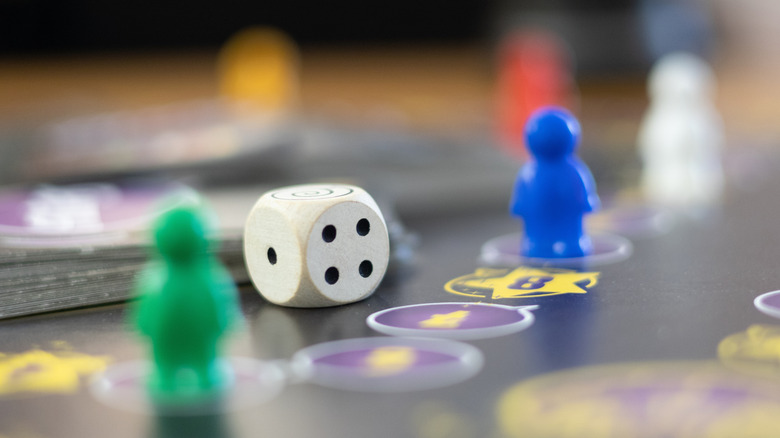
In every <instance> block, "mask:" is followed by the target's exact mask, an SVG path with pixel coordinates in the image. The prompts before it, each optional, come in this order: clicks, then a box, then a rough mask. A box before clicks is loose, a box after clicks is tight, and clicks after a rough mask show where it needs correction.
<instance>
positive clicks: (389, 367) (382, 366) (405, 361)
mask: <svg viewBox="0 0 780 438" xmlns="http://www.w3.org/2000/svg"><path fill="white" fill-rule="evenodd" d="M416 359H417V354H416V353H415V351H414V349H413V348H410V347H379V348H375V349H374V350H372V351H371V354H369V355H368V357H366V365H368V367H369V373H368V374H370V375H372V376H390V375H393V374H398V373H401V372H403V371H405V370H407V369H409V367H411V366H412V365H414V362H415V360H416Z"/></svg>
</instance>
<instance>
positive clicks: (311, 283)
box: [244, 184, 390, 307]
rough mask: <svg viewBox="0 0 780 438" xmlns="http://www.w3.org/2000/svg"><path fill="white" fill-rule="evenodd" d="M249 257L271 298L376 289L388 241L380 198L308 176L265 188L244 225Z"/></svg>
mask: <svg viewBox="0 0 780 438" xmlns="http://www.w3.org/2000/svg"><path fill="white" fill-rule="evenodd" d="M244 258H245V260H246V265H247V269H248V271H249V276H250V278H251V279H252V283H253V284H254V285H255V287H256V288H257V290H258V291H259V292H260V293H261V294H262V295H263V296H264V297H265V298H266V299H267V300H268V301H271V302H272V303H276V304H280V305H283V306H290V307H325V306H336V305H339V304H346V303H352V302H355V301H359V300H362V299H364V298H366V297H368V296H369V295H371V294H372V293H373V292H374V290H375V289H376V287H377V286H378V285H379V282H380V281H381V280H382V277H384V275H385V271H387V262H388V260H389V258H390V241H389V239H388V235H387V225H386V224H385V220H384V218H383V217H382V213H381V212H380V211H379V207H378V206H377V204H376V202H375V201H374V199H373V198H372V197H371V195H369V194H368V193H366V191H365V190H363V189H361V188H359V187H356V186H350V185H337V184H308V185H298V186H289V187H283V188H280V189H276V190H272V191H269V192H267V193H265V194H263V195H262V196H261V197H260V199H259V200H258V201H257V203H255V206H254V207H253V208H252V211H251V212H250V213H249V217H248V219H247V222H246V227H245V229H244Z"/></svg>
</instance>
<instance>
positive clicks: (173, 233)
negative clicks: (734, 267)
mask: <svg viewBox="0 0 780 438" xmlns="http://www.w3.org/2000/svg"><path fill="white" fill-rule="evenodd" d="M154 238H155V242H156V243H157V249H158V250H159V252H160V254H161V255H162V256H163V257H164V258H166V259H169V260H188V259H190V258H192V257H194V256H196V255H199V254H204V253H205V251H206V249H207V247H208V240H207V239H206V230H205V227H204V221H203V219H202V218H201V217H200V215H199V214H198V212H197V210H195V209H193V208H186V207H178V208H174V209H173V210H171V211H169V212H167V213H165V214H163V216H162V217H161V218H160V220H159V221H158V222H157V227H156V229H155V233H154Z"/></svg>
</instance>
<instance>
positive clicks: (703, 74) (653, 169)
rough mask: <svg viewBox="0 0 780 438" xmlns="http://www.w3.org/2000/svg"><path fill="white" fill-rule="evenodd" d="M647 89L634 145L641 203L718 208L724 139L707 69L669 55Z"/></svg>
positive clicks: (687, 56) (683, 55)
mask: <svg viewBox="0 0 780 438" xmlns="http://www.w3.org/2000/svg"><path fill="white" fill-rule="evenodd" d="M648 84H649V86H648V91H649V95H650V108H649V109H648V111H647V113H646V114H645V116H644V119H643V120H642V124H641V126H640V129H639V137H638V141H637V143H638V147H639V152H640V155H641V158H642V161H643V173H642V189H643V191H644V193H645V196H646V198H647V199H648V200H649V201H650V202H653V203H656V204H661V205H667V206H671V207H693V208H697V207H704V206H707V205H713V204H715V203H717V202H718V200H719V199H720V197H721V193H722V191H723V168H722V164H721V149H722V147H723V142H724V134H723V123H722V121H721V118H720V115H719V114H718V112H717V110H716V108H715V105H714V103H713V95H714V92H715V90H714V89H715V78H714V74H713V72H712V70H711V69H710V67H709V66H708V65H707V63H705V62H704V61H703V60H701V59H699V58H698V57H696V56H694V55H691V54H688V53H672V54H669V55H666V56H664V57H663V58H661V59H660V60H659V61H658V62H657V63H656V64H655V66H654V67H653V69H652V71H651V72H650V79H649V81H648Z"/></svg>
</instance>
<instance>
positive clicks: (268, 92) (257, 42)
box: [219, 27, 299, 109]
mask: <svg viewBox="0 0 780 438" xmlns="http://www.w3.org/2000/svg"><path fill="white" fill-rule="evenodd" d="M298 58H299V55H298V50H297V48H296V45H295V44H294V43H293V42H292V40H291V39H290V38H289V37H287V35H285V34H284V33H282V32H280V31H278V30H276V29H272V28H262V27H254V28H249V29H245V30H243V31H241V32H239V33H238V34H236V35H235V36H233V37H232V38H231V39H230V40H229V41H228V42H227V43H226V44H225V46H224V47H223V48H222V51H221V52H220V56H219V70H220V77H221V91H222V95H223V96H225V97H228V98H230V99H234V100H239V101H248V102H253V103H256V104H258V105H260V106H263V107H266V108H271V109H276V108H283V107H285V106H288V105H290V104H291V103H293V102H294V101H295V100H296V99H297V94H298V88H299V86H298V82H299V81H298V62H299V61H298Z"/></svg>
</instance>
